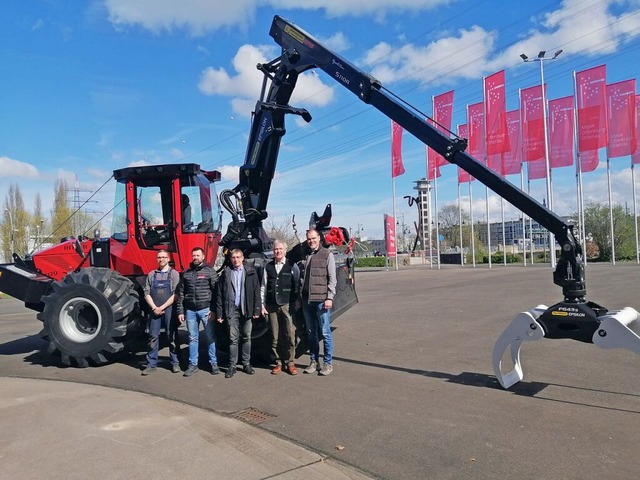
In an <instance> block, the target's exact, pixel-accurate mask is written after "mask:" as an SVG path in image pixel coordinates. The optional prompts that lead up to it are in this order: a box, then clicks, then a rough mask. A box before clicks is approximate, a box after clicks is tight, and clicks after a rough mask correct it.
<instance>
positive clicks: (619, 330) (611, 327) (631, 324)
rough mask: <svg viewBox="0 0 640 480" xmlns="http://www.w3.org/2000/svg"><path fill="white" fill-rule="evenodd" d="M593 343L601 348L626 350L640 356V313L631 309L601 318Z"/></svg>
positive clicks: (613, 312)
mask: <svg viewBox="0 0 640 480" xmlns="http://www.w3.org/2000/svg"><path fill="white" fill-rule="evenodd" d="M593 343H594V344H596V345H597V346H598V347H601V348H626V349H627V350H631V351H632V352H635V353H637V354H640V313H638V311H637V310H635V309H633V308H631V307H624V308H623V309H622V310H618V311H609V312H608V313H607V314H606V315H604V316H603V317H601V320H600V325H599V327H598V330H596V332H595V333H594V334H593Z"/></svg>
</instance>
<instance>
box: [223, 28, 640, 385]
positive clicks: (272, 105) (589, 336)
mask: <svg viewBox="0 0 640 480" xmlns="http://www.w3.org/2000/svg"><path fill="white" fill-rule="evenodd" d="M269 33H270V35H271V36H272V37H273V39H274V40H275V41H276V42H277V43H278V44H279V45H280V46H281V47H282V54H281V55H280V56H279V57H278V58H276V59H275V60H273V61H271V62H269V63H268V64H263V65H258V69H260V70H261V71H262V72H263V73H264V74H265V85H266V80H267V78H269V79H271V82H272V83H271V88H270V90H269V94H268V95H267V98H266V99H265V100H264V101H263V100H262V98H261V100H260V101H259V102H258V104H257V106H256V117H255V118H254V123H253V126H252V132H251V133H252V137H251V140H250V143H249V148H248V149H247V156H246V161H245V164H244V166H243V167H242V169H241V179H240V184H239V185H238V187H236V189H235V191H236V192H238V193H240V194H241V196H242V198H243V206H244V207H245V212H251V214H252V215H253V217H254V218H256V219H259V218H264V216H265V215H266V213H264V208H265V207H266V194H265V192H268V189H269V185H270V182H271V179H272V177H273V172H274V169H275V163H276V160H277V153H278V148H279V144H280V140H281V138H282V135H284V133H285V130H284V122H283V120H284V115H285V114H286V113H294V114H298V115H302V117H303V118H304V119H305V120H307V121H309V120H310V119H311V117H310V115H309V113H308V112H307V111H306V110H302V109H297V108H293V107H290V106H289V105H288V101H289V99H290V97H291V94H292V92H293V89H294V88H295V84H296V81H297V79H298V76H299V75H300V74H301V73H303V72H305V71H307V70H310V69H315V68H319V69H321V70H323V71H324V72H326V73H327V74H328V75H329V76H330V77H331V78H333V79H334V80H335V81H337V82H338V83H339V84H340V85H342V86H343V87H345V88H346V89H348V90H350V91H351V92H352V93H353V94H354V95H356V96H357V97H358V98H359V99H360V100H362V101H363V102H365V103H367V104H370V105H372V106H373V107H375V108H376V109H378V110H379V111H380V112H382V113H383V114H385V115H386V116H387V117H389V118H391V119H392V120H394V121H395V122H396V123H398V124H399V125H401V126H402V127H403V128H404V129H405V130H407V131H408V132H410V133H411V134H413V135H414V136H415V137H416V138H418V139H419V140H421V141H422V142H424V143H425V144H426V145H428V146H429V147H430V148H432V149H433V150H434V151H435V152H437V153H439V154H440V155H442V156H443V157H444V158H445V159H447V160H448V161H449V162H450V163H454V164H456V165H458V166H459V167H460V168H462V169H463V170H465V171H466V172H468V173H469V174H471V175H472V176H474V177H475V178H476V179H477V180H479V181H480V182H481V183H482V184H484V185H486V186H487V187H489V188H490V189H491V190H493V191H494V192H495V193H497V194H498V195H500V196H501V197H502V198H504V199H505V200H507V201H508V202H510V203H511V204H512V205H513V206H515V207H516V208H518V209H519V210H520V211H522V212H523V213H525V214H526V215H528V216H530V217H531V218H533V219H534V220H536V221H537V222H538V223H539V224H540V225H542V226H543V227H545V228H546V229H547V230H549V231H550V232H551V233H553V234H554V235H555V237H556V240H557V241H558V243H559V244H560V251H561V254H560V258H559V260H558V264H557V266H556V269H555V271H554V273H553V280H554V283H555V284H556V285H558V286H560V287H562V292H563V296H564V300H563V301H562V302H560V303H557V304H555V305H553V306H551V307H546V306H544V305H539V306H538V307H536V308H534V309H531V310H529V311H528V312H522V313H521V314H520V315H518V316H517V317H516V319H515V320H514V321H513V322H512V323H511V325H510V326H509V327H508V328H507V329H506V330H505V331H504V332H503V334H502V335H501V336H500V337H499V338H498V341H497V342H496V344H495V346H494V352H493V366H494V371H495V373H496V377H497V378H498V380H499V381H500V383H501V385H502V386H503V387H505V388H508V387H509V386H511V385H513V384H514V383H516V382H517V381H519V380H521V379H522V378H523V375H522V368H521V366H520V358H519V356H520V345H521V343H522V341H523V340H533V339H538V338H542V337H543V336H544V337H547V338H569V339H574V340H578V341H582V342H587V343H596V344H598V345H599V346H601V347H603V348H614V347H619V348H628V349H630V350H632V351H635V352H636V353H640V314H638V312H637V311H635V310H634V309H632V308H628V307H627V308H624V309H622V310H620V311H616V312H608V311H607V309H606V308H603V307H601V306H599V305H597V304H595V303H593V302H588V301H587V300H586V298H585V297H586V283H585V267H584V261H583V252H582V248H581V246H580V244H579V242H578V241H577V239H576V237H575V235H574V232H573V226H571V225H568V224H566V223H565V222H563V221H562V219H561V218H560V217H558V216H557V215H556V214H555V213H554V212H552V211H551V210H549V209H548V208H546V207H545V206H543V205H541V204H540V203H539V202H537V201H536V200H535V199H533V198H532V197H530V196H529V195H527V194H526V193H525V192H523V191H522V190H520V189H518V188H517V187H515V186H514V185H512V184H511V183H509V182H507V181H506V180H505V179H503V178H502V177H501V176H500V175H498V174H496V173H494V172H493V171H492V170H490V169H489V168H487V167H486V166H485V165H483V164H482V163H480V162H478V161H477V160H475V159H474V158H473V157H471V156H470V155H468V154H467V153H465V151H464V150H465V149H466V146H467V142H466V140H465V139H460V138H450V137H449V136H448V135H445V134H443V133H441V132H440V131H438V130H437V129H436V128H435V127H433V126H431V125H429V124H428V123H427V119H426V118H425V116H424V114H422V113H420V112H419V111H417V110H416V109H415V108H413V107H411V106H410V105H408V104H407V103H405V102H403V101H402V100H401V99H399V98H398V97H397V96H395V95H394V94H393V93H392V92H390V91H388V90H387V89H385V88H384V87H383V85H382V84H381V82H379V81H378V80H376V79H375V78H374V77H372V76H371V75H369V74H367V73H365V72H363V71H362V70H360V69H359V68H357V67H356V66H355V65H353V64H352V63H350V62H349V61H348V60H346V59H344V58H342V57H341V56H340V55H338V54H336V53H334V52H332V51H331V50H329V49H328V48H327V47H325V46H324V45H322V44H321V43H320V42H318V41H317V40H316V39H315V38H313V37H312V36H311V35H310V34H308V33H307V32H305V31H304V30H302V29H301V28H299V27H297V26H296V25H294V24H292V23H291V22H289V21H287V20H285V19H284V18H282V17H279V16H276V17H274V20H273V23H272V25H271V30H270V32H269ZM264 91H265V88H264V86H263V95H262V97H264ZM249 223H250V222H248V221H247V225H248V224H249ZM509 346H510V347H511V360H512V362H513V364H514V369H513V371H511V372H508V373H506V374H503V373H502V370H501V363H502V356H503V353H504V351H505V350H506V349H507V348H508V347H509Z"/></svg>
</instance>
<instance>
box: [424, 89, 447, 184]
mask: <svg viewBox="0 0 640 480" xmlns="http://www.w3.org/2000/svg"><path fill="white" fill-rule="evenodd" d="M452 117H453V90H451V91H449V92H446V93H442V94H440V95H436V96H435V97H433V120H435V122H436V123H435V124H434V123H433V122H431V121H429V120H427V122H429V124H430V125H432V126H434V127H435V128H436V129H437V130H440V131H441V132H443V133H444V134H445V135H447V136H448V130H451V118H452ZM448 163H449V162H447V160H445V158H444V157H443V156H442V155H439V154H437V153H436V152H434V151H433V150H432V149H431V148H429V147H427V167H428V174H427V180H433V179H434V178H436V177H439V176H440V167H441V166H442V165H447V164H448Z"/></svg>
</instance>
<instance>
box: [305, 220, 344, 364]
mask: <svg viewBox="0 0 640 480" xmlns="http://www.w3.org/2000/svg"><path fill="white" fill-rule="evenodd" d="M307 245H308V246H309V250H310V251H311V253H310V254H309V255H308V256H307V258H306V260H305V269H304V277H303V279H302V295H301V296H302V312H303V314H304V320H305V323H306V326H307V334H308V335H309V357H310V359H311V361H310V363H309V366H308V367H307V368H305V369H304V373H314V372H316V371H317V372H318V374H319V375H322V376H326V375H329V374H331V372H333V363H332V360H333V338H332V336H331V312H330V310H331V307H332V306H333V298H334V297H335V294H336V262H335V259H334V258H333V253H331V252H330V251H329V249H328V248H325V247H323V246H322V245H321V244H320V232H318V231H317V230H315V229H309V230H307ZM320 335H322V338H323V350H324V362H323V365H322V368H320V359H319V356H320Z"/></svg>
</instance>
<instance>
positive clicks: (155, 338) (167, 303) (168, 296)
mask: <svg viewBox="0 0 640 480" xmlns="http://www.w3.org/2000/svg"><path fill="white" fill-rule="evenodd" d="M156 258H157V260H158V268H157V269H155V270H153V271H151V272H149V275H147V281H146V282H145V284H144V299H145V301H146V302H147V305H149V310H150V315H149V317H150V318H149V351H148V353H147V367H146V368H145V369H144V370H143V371H142V375H150V374H152V373H154V372H155V371H156V368H157V365H158V350H159V349H160V329H161V328H162V327H163V326H164V329H165V332H166V334H167V337H168V339H169V360H170V361H171V370H172V371H173V372H174V373H178V372H179V371H180V365H179V363H178V356H177V355H176V344H175V337H176V333H177V332H176V331H177V325H176V323H175V320H173V301H174V300H175V292H176V289H177V288H178V284H179V283H180V275H179V274H178V272H176V271H175V270H174V269H173V268H171V267H170V266H169V253H168V252H167V251H166V250H160V251H158V254H157V255H156Z"/></svg>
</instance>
